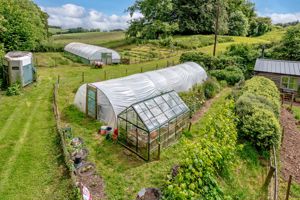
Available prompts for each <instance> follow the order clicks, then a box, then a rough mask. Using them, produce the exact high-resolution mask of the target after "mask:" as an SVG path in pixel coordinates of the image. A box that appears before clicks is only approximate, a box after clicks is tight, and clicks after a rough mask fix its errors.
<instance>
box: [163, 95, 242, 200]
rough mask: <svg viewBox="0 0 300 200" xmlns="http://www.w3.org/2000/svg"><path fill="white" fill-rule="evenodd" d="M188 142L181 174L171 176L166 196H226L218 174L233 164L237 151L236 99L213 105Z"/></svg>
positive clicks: (211, 197)
mask: <svg viewBox="0 0 300 200" xmlns="http://www.w3.org/2000/svg"><path fill="white" fill-rule="evenodd" d="M192 134H193V136H194V138H193V140H188V141H186V143H187V144H186V149H185V150H184V151H182V152H183V154H184V156H183V158H184V159H183V160H182V161H181V163H180V167H179V170H178V174H177V175H176V176H175V177H171V176H169V180H168V181H167V183H166V187H165V188H164V190H163V193H164V199H177V200H183V199H208V200H209V199H211V200H212V199H224V198H225V195H224V193H223V192H222V190H221V188H220V186H219V185H218V183H217V180H216V179H217V177H218V174H220V173H222V172H224V170H225V169H227V168H229V167H231V165H232V161H233V158H234V155H235V150H236V141H237V130H236V116H235V113H234V102H233V101H232V100H222V102H220V103H218V104H217V105H216V106H215V107H212V108H211V110H210V112H209V113H208V114H207V115H206V116H205V118H204V119H203V120H202V121H201V122H200V123H199V124H197V125H196V126H195V127H194V128H193V130H192Z"/></svg>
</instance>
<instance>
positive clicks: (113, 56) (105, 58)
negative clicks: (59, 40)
mask: <svg viewBox="0 0 300 200" xmlns="http://www.w3.org/2000/svg"><path fill="white" fill-rule="evenodd" d="M64 50H65V52H67V53H70V54H73V55H75V56H78V57H79V58H80V59H81V61H82V62H83V63H86V64H93V63H94V62H98V61H100V62H103V63H105V64H117V63H120V62H121V56H120V55H119V53H118V52H116V51H114V50H112V49H107V48H104V47H99V46H94V45H89V44H83V43H78V42H72V43H70V44H68V45H66V46H65V48H64Z"/></svg>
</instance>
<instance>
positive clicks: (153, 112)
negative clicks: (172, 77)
mask: <svg viewBox="0 0 300 200" xmlns="http://www.w3.org/2000/svg"><path fill="white" fill-rule="evenodd" d="M189 123H190V110H189V108H188V107H187V105H186V104H185V103H184V102H183V101H182V99H181V98H180V97H179V95H178V94H177V93H176V92H175V91H170V92H167V93H163V94H160V95H157V96H155V97H152V98H149V99H146V100H144V101H141V102H138V103H135V104H133V105H131V106H130V107H128V108H127V109H126V110H124V111H123V112H122V113H120V114H119V115H118V130H119V137H118V141H119V143H120V144H121V145H122V146H124V147H125V148H127V149H128V150H130V151H131V152H133V153H135V154H136V155H138V156H139V157H140V158H142V159H143V160H145V161H149V160H151V157H152V156H154V157H156V158H159V157H160V152H161V149H163V148H166V147H168V146H170V145H172V144H174V143H175V142H176V141H178V139H179V138H180V136H181V134H182V132H184V131H185V130H187V129H188V127H189ZM155 154H156V156H155Z"/></svg>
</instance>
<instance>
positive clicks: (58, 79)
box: [57, 75, 60, 84]
mask: <svg viewBox="0 0 300 200" xmlns="http://www.w3.org/2000/svg"><path fill="white" fill-rule="evenodd" d="M59 82H60V76H59V75H58V76H57V83H58V84H59Z"/></svg>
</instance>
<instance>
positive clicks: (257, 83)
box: [236, 77, 281, 151]
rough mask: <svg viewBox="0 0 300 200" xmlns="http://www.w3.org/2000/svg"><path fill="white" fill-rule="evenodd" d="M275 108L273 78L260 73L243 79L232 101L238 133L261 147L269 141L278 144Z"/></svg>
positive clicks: (265, 147)
mask: <svg viewBox="0 0 300 200" xmlns="http://www.w3.org/2000/svg"><path fill="white" fill-rule="evenodd" d="M279 110H280V98H279V91H278V89H277V87H276V85H275V83H274V82H272V81H271V80H269V79H267V78H263V77H254V78H252V79H251V80H248V81H246V83H245V86H244V87H243V88H242V90H241V93H240V96H239V98H238V99H237V102H236V113H237V115H238V116H239V125H238V127H239V134H240V137H241V138H244V139H246V140H247V141H250V142H251V143H252V144H253V145H254V146H255V147H257V148H258V149H259V150H262V151H268V150H270V149H271V148H272V146H273V145H274V146H275V147H278V146H279V144H280V141H281V140H280V139H281V128H280V124H279V120H278V117H279Z"/></svg>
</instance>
